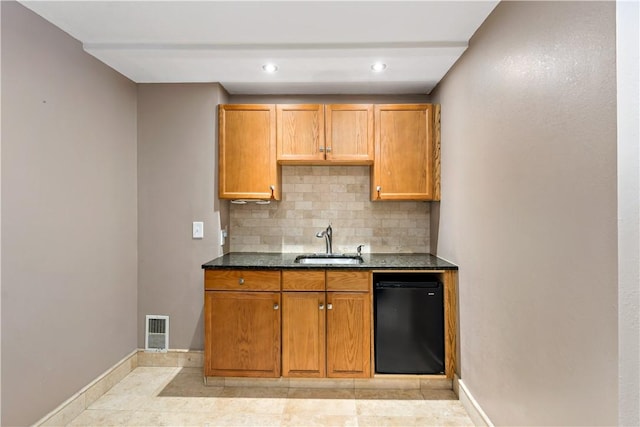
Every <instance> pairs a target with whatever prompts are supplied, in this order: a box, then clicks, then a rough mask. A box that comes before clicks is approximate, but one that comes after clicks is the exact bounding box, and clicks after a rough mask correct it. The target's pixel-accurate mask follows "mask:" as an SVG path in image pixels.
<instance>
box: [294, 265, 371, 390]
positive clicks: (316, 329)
mask: <svg viewBox="0 0 640 427" xmlns="http://www.w3.org/2000/svg"><path fill="white" fill-rule="evenodd" d="M318 273H319V272H317V271H314V272H307V273H306V274H305V275H304V276H301V273H288V274H286V273H285V274H283V289H309V288H312V287H313V288H315V289H318V287H319V285H318V282H320V285H321V286H322V287H321V289H323V288H325V283H326V288H327V289H342V288H344V289H348V290H350V291H342V290H340V291H327V292H324V291H316V292H309V291H290V292H286V291H285V292H283V293H282V376H284V377H305V378H323V377H330V378H369V377H370V376H371V293H370V291H369V289H370V287H371V278H370V275H369V272H326V281H325V276H324V274H325V272H321V275H319V274H318Z"/></svg>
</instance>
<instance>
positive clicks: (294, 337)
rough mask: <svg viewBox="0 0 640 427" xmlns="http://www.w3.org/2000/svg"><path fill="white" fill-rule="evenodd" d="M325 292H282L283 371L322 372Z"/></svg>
mask: <svg viewBox="0 0 640 427" xmlns="http://www.w3.org/2000/svg"><path fill="white" fill-rule="evenodd" d="M325 312H326V310H325V293H324V292H283V293H282V375H283V376H285V377H305V378H323V377H324V376H325V372H326V371H325V368H326V362H325V354H326V345H325V338H326V336H325V335H326V334H325V331H326V327H325V323H326V320H325Z"/></svg>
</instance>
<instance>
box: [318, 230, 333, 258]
mask: <svg viewBox="0 0 640 427" xmlns="http://www.w3.org/2000/svg"><path fill="white" fill-rule="evenodd" d="M332 234H333V231H332V230H331V224H329V226H328V227H327V229H326V230H322V231H319V232H318V234H316V237H318V238H323V237H324V241H325V244H326V246H327V254H328V255H331V254H332V253H333V250H332V248H331V244H332V240H333V237H332Z"/></svg>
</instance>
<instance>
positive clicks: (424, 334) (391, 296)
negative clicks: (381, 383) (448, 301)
mask: <svg viewBox="0 0 640 427" xmlns="http://www.w3.org/2000/svg"><path fill="white" fill-rule="evenodd" d="M373 280H374V287H375V289H374V290H375V293H374V330H375V332H374V339H375V341H374V342H375V365H376V372H377V373H383V374H443V373H444V295H443V285H442V283H441V282H440V281H438V276H437V275H434V274H420V273H376V274H374V276H373Z"/></svg>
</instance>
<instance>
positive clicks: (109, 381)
mask: <svg viewBox="0 0 640 427" xmlns="http://www.w3.org/2000/svg"><path fill="white" fill-rule="evenodd" d="M137 363H138V350H134V351H132V352H131V353H129V354H128V355H126V356H125V357H124V358H123V359H122V360H120V361H119V362H118V363H116V364H115V365H113V366H112V367H111V368H109V369H107V370H106V371H105V372H104V373H103V374H102V375H100V376H99V377H98V378H96V379H95V380H93V381H91V382H90V383H89V384H88V385H86V386H85V387H83V388H82V390H80V391H79V392H77V393H76V394H74V395H73V396H71V397H70V398H68V399H67V400H65V401H64V402H63V403H62V404H60V406H58V407H57V408H55V409H54V410H53V411H51V412H49V413H48V414H47V415H45V416H44V417H42V418H41V419H40V420H39V421H37V422H36V423H35V424H34V426H60V425H63V426H64V425H67V424H68V423H69V422H71V421H72V420H73V419H74V418H76V417H77V416H78V415H80V414H81V413H82V411H84V410H85V409H87V408H88V407H89V406H90V405H91V404H92V403H93V402H95V401H96V400H98V399H99V398H100V397H101V396H102V395H103V394H105V393H106V392H107V391H109V389H111V387H113V386H114V385H116V384H117V383H119V382H120V381H121V380H122V379H123V378H124V377H126V376H127V375H128V374H129V372H131V371H133V370H134V369H135V368H136V366H137Z"/></svg>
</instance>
